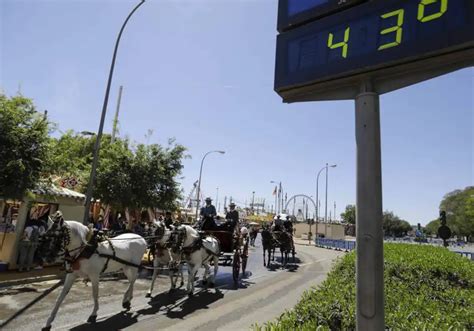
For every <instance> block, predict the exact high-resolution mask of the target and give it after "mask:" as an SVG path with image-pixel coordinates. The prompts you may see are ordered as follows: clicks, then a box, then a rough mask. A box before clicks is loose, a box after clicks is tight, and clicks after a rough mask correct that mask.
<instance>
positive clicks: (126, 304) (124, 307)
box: [122, 301, 132, 310]
mask: <svg viewBox="0 0 474 331" xmlns="http://www.w3.org/2000/svg"><path fill="white" fill-rule="evenodd" d="M122 307H123V309H126V310H130V308H131V307H132V305H131V304H130V301H127V302H124V303H122Z"/></svg>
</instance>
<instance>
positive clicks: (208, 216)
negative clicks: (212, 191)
mask: <svg viewBox="0 0 474 331" xmlns="http://www.w3.org/2000/svg"><path fill="white" fill-rule="evenodd" d="M205 201H206V205H205V206H204V207H202V208H201V213H200V215H201V227H200V228H201V230H202V231H206V230H213V229H215V228H216V222H215V221H214V217H216V215H217V212H216V207H214V206H213V205H212V204H211V202H212V199H211V198H206V200H205Z"/></svg>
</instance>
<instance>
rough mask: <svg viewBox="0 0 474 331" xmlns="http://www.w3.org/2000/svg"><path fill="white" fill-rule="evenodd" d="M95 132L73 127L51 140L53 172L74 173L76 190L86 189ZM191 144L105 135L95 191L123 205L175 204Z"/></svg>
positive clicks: (163, 206)
mask: <svg viewBox="0 0 474 331" xmlns="http://www.w3.org/2000/svg"><path fill="white" fill-rule="evenodd" d="M94 142H95V136H89V137H86V136H83V135H81V134H78V133H74V132H72V131H68V132H66V133H65V134H63V135H62V136H61V137H59V138H53V139H52V142H51V156H50V171H51V173H52V174H54V175H57V176H59V177H63V178H64V177H74V178H75V179H77V180H78V182H79V185H78V187H77V189H78V190H79V191H82V192H85V191H86V189H87V185H88V181H89V175H90V169H91V164H92V155H93V148H94ZM185 151H186V149H185V148H184V147H183V146H181V145H179V144H176V143H175V142H174V140H169V141H168V146H166V147H163V146H161V145H159V144H151V145H145V144H138V145H136V146H133V145H132V144H131V143H130V142H129V141H128V140H127V139H120V138H116V139H115V141H114V142H113V143H111V136H110V135H107V134H105V135H103V137H102V142H101V149H100V156H99V165H98V167H97V176H96V181H95V185H94V191H93V196H94V198H96V199H100V200H101V201H103V202H105V203H107V204H110V205H112V206H114V207H116V208H119V209H125V208H131V209H139V208H148V207H157V208H161V209H175V208H176V207H177V201H178V199H179V198H180V193H181V192H180V190H179V184H178V182H177V180H176V179H177V176H178V175H179V174H180V173H181V170H182V167H183V166H182V160H183V158H184V157H185Z"/></svg>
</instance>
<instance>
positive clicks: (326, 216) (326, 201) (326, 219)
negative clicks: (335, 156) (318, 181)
mask: <svg viewBox="0 0 474 331" xmlns="http://www.w3.org/2000/svg"><path fill="white" fill-rule="evenodd" d="M324 201H325V203H326V207H325V208H324V222H327V221H328V164H327V163H326V199H324Z"/></svg>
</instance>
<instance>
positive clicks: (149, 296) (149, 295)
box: [124, 293, 151, 308]
mask: <svg viewBox="0 0 474 331" xmlns="http://www.w3.org/2000/svg"><path fill="white" fill-rule="evenodd" d="M145 298H151V293H147V294H145ZM124 308H125V307H124Z"/></svg>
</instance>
